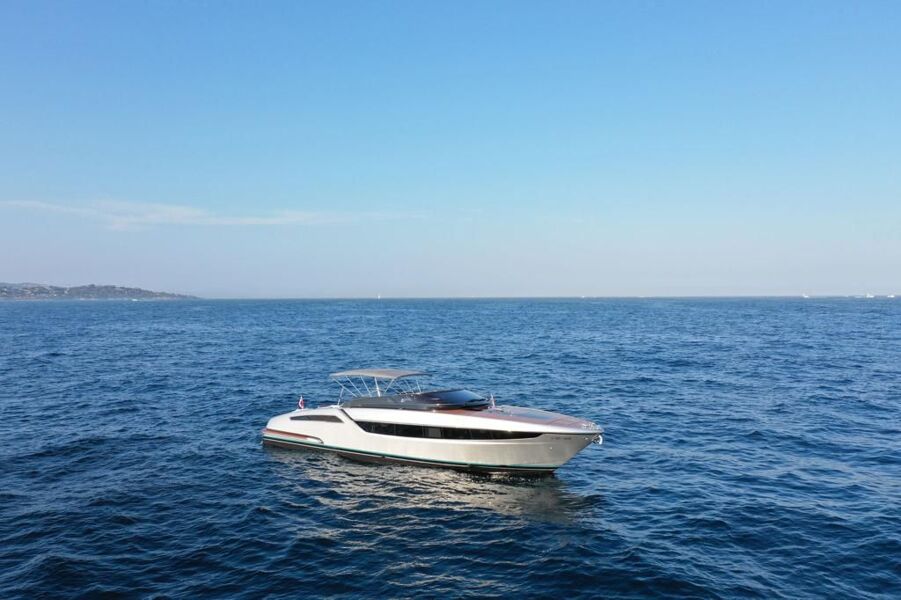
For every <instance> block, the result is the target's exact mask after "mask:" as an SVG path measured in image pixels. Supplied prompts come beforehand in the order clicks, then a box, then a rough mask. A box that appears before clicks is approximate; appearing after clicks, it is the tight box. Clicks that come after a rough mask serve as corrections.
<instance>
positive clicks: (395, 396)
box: [263, 369, 603, 474]
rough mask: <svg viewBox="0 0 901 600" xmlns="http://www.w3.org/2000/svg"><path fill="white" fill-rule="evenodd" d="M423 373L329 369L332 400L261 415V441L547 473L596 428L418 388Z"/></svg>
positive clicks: (459, 392) (596, 438)
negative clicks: (334, 384) (270, 415)
mask: <svg viewBox="0 0 901 600" xmlns="http://www.w3.org/2000/svg"><path fill="white" fill-rule="evenodd" d="M425 376H427V373H424V372H422V371H406V370H400V369H353V370H350V371H341V372H338V373H332V374H331V375H330V376H329V377H330V378H331V379H332V380H333V381H335V382H337V383H338V385H339V386H340V392H339V394H338V400H337V401H336V402H335V403H334V404H331V405H328V406H319V407H316V408H306V407H305V406H304V403H303V402H300V406H299V407H298V409H297V410H294V411H292V412H289V413H285V414H283V415H278V416H276V417H273V418H271V419H270V420H269V422H268V424H267V425H266V428H265V429H263V443H264V444H268V445H273V446H281V447H285V448H300V449H311V450H325V451H330V452H335V453H337V454H340V455H342V456H346V457H348V458H354V459H359V460H367V461H380V462H384V461H387V462H401V463H407V464H414V465H422V466H429V467H446V468H451V469H458V470H467V471H483V472H515V473H536V474H541V473H550V472H553V471H554V470H555V469H557V468H558V467H560V466H562V465H563V464H564V463H566V462H567V461H568V460H569V459H571V458H572V457H573V456H575V455H576V454H577V453H578V452H579V451H581V450H582V449H583V448H585V447H586V446H588V445H589V444H591V443H592V442H595V443H598V444H600V443H601V442H602V441H603V438H602V436H603V430H602V429H601V428H600V427H598V426H597V425H595V424H594V423H591V422H589V421H584V420H581V419H577V418H574V417H569V416H566V415H561V414H557V413H553V412H548V411H544V410H537V409H533V408H521V407H515V406H496V405H495V403H494V398H493V396H490V397H488V398H486V397H485V396H483V395H480V394H476V393H474V392H471V391H469V390H466V389H461V388H443V387H438V388H434V389H433V388H430V387H428V386H426V387H423V386H422V384H421V381H422V378H424V377H425Z"/></svg>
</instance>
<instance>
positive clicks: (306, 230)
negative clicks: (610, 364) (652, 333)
mask: <svg viewBox="0 0 901 600" xmlns="http://www.w3.org/2000/svg"><path fill="white" fill-rule="evenodd" d="M899 31H901V3H898V2H878V1H868V2H827V1H823V0H818V1H813V2H804V1H796V2H790V3H786V2H775V1H773V2H766V1H743V2H691V1H687V2H643V1H628V2H627V1H621V2H601V1H591V2H571V1H557V2H551V1H548V2H525V1H515V2H500V1H489V2H475V1H460V2H450V1H445V2H441V1H437V2H392V1H383V2H369V1H367V2H345V1H328V2H295V1H291V2H275V1H267V2H165V1H154V2H103V3H98V2H87V1H82V2H42V1H37V0H27V1H20V0H9V1H6V2H2V3H0V281H7V282H23V281H28V282H41V283H50V284H56V285H80V284H87V283H97V284H115V285H128V286H138V287H143V288H148V289H154V290H162V291H173V292H183V293H191V294H196V295H200V296H204V297H223V298H234V297H254V298H257V297H260V298H286V297H375V296H377V295H382V296H383V297H435V296H437V297H469V296H582V295H585V296H698V295H713V296H722V295H800V294H811V295H813V294H863V293H875V294H889V293H897V294H901V35H899V33H898V32H899Z"/></svg>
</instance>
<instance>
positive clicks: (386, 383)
mask: <svg viewBox="0 0 901 600" xmlns="http://www.w3.org/2000/svg"><path fill="white" fill-rule="evenodd" d="M424 375H428V373H426V372H425V371H405V370H402V369H351V370H349V371H338V372H337V373H332V374H331V375H329V379H331V380H333V381H335V382H336V383H337V384H338V385H340V386H341V393H340V395H339V396H338V403H339V404H340V402H341V400H342V399H343V398H344V396H345V395H347V396H350V397H351V398H366V397H380V396H382V395H384V394H387V393H388V392H389V391H390V390H391V389H392V388H394V389H395V391H394V392H393V393H394V394H403V393H407V394H417V393H421V392H422V388H421V387H420V386H419V381H418V380H417V379H416V378H417V377H422V376H424ZM395 384H396V385H395ZM370 386H371V387H370Z"/></svg>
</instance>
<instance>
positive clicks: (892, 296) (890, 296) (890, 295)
mask: <svg viewBox="0 0 901 600" xmlns="http://www.w3.org/2000/svg"><path fill="white" fill-rule="evenodd" d="M894 297H895V295H894V294H889V295H888V296H886V298H894Z"/></svg>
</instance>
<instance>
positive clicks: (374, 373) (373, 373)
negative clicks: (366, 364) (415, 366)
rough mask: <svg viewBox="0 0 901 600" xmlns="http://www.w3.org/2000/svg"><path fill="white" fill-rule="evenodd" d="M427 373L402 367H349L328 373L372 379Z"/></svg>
mask: <svg viewBox="0 0 901 600" xmlns="http://www.w3.org/2000/svg"><path fill="white" fill-rule="evenodd" d="M423 375H428V373H426V372H425V371H405V370H403V369H351V370H350V371H338V372H337V373H332V374H331V375H329V377H331V378H332V379H337V378H339V377H372V378H374V379H401V378H402V377H416V376H423Z"/></svg>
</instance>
